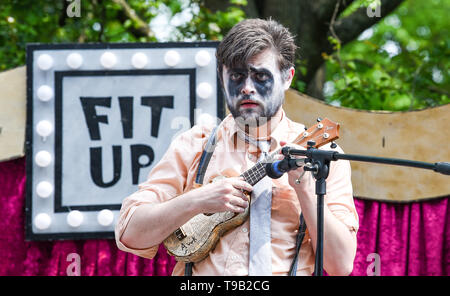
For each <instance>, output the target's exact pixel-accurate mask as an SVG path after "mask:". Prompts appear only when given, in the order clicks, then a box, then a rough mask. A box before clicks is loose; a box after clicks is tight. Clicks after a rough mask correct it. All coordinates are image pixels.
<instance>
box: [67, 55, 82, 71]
mask: <svg viewBox="0 0 450 296" xmlns="http://www.w3.org/2000/svg"><path fill="white" fill-rule="evenodd" d="M66 63H67V66H69V67H70V68H71V69H78V68H80V67H81V65H82V64H83V58H82V57H81V55H80V54H78V53H71V54H69V55H68V56H67V58H66Z"/></svg>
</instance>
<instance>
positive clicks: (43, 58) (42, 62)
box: [37, 54, 53, 71]
mask: <svg viewBox="0 0 450 296" xmlns="http://www.w3.org/2000/svg"><path fill="white" fill-rule="evenodd" d="M37 64H38V67H39V69H41V70H44V71H46V70H48V69H50V68H51V67H52V66H53V59H52V57H51V56H49V55H48V54H41V55H40V56H39V58H38V60H37Z"/></svg>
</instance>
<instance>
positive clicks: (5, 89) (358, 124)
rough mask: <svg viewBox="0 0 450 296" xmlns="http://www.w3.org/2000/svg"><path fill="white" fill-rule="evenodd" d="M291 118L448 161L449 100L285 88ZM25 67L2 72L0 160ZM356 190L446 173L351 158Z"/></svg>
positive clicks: (436, 178)
mask: <svg viewBox="0 0 450 296" xmlns="http://www.w3.org/2000/svg"><path fill="white" fill-rule="evenodd" d="M284 109H285V111H286V113H287V115H288V116H289V118H291V119H293V120H295V121H298V122H301V123H304V124H306V125H307V126H310V125H312V124H314V123H315V122H316V118H317V117H328V118H330V119H331V120H333V121H335V122H338V123H340V125H341V129H340V139H339V140H338V141H337V143H338V144H339V145H340V146H341V147H342V148H343V149H344V151H345V152H346V153H351V154H362V155H373V156H382V157H392V158H402V159H411V160H418V161H426V162H437V161H450V149H449V148H450V145H449V144H450V129H448V128H447V124H448V122H449V118H450V105H449V104H447V105H445V106H440V107H436V108H430V109H425V110H420V111H411V112H370V111H359V110H353V109H348V108H342V107H334V106H330V105H327V104H325V103H323V102H322V101H319V100H316V99H314V98H311V97H308V96H306V95H303V94H301V93H299V92H297V91H294V90H289V91H288V92H287V93H286V101H285V104H284ZM25 125H26V67H19V68H16V69H13V70H9V71H5V72H3V73H0V161H4V160H8V159H14V158H18V157H22V156H24V143H25ZM351 166H352V181H353V188H354V194H355V196H358V197H361V198H370V199H377V200H383V201H405V202H407V201H415V200H421V199H427V198H434V197H440V196H446V195H448V194H449V193H450V182H449V181H450V180H449V177H448V176H444V175H440V174H437V173H434V172H431V171H427V170H422V169H414V168H403V167H395V166H390V165H382V164H370V163H363V162H352V163H351Z"/></svg>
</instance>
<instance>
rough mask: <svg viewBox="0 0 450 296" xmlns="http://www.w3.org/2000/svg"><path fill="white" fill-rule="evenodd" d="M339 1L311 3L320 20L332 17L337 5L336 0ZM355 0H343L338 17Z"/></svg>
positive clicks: (327, 0) (325, 0)
mask: <svg viewBox="0 0 450 296" xmlns="http://www.w3.org/2000/svg"><path fill="white" fill-rule="evenodd" d="M338 1H339V0H335V1H330V0H319V1H312V2H311V4H310V5H311V6H312V9H313V11H314V13H315V14H316V16H317V19H318V20H320V21H327V20H329V19H331V17H332V16H333V14H334V11H335V7H336V2H338ZM354 1H355V0H344V1H342V2H341V3H340V5H339V9H338V10H337V12H336V18H337V17H338V16H339V15H340V14H341V13H342V12H343V11H344V10H345V9H346V8H347V7H348V6H349V5H350V4H352V3H353V2H354Z"/></svg>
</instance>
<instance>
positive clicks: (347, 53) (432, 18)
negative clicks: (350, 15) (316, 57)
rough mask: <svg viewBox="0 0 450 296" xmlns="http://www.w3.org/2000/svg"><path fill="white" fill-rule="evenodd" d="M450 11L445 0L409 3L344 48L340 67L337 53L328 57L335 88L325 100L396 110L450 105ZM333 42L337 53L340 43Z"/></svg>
mask: <svg viewBox="0 0 450 296" xmlns="http://www.w3.org/2000/svg"><path fill="white" fill-rule="evenodd" d="M360 2H361V1H360ZM359 4H360V5H361V3H359ZM365 4H367V3H365ZM352 9H354V7H353V8H352ZM449 9H450V4H449V2H448V1H445V0H433V1H427V2H426V3H425V2H423V1H418V0H410V1H405V3H403V4H402V5H401V6H400V7H399V8H398V9H397V10H396V11H394V13H393V14H391V15H390V16H387V17H386V18H385V19H383V20H381V21H380V22H378V23H377V24H376V25H375V26H373V27H372V28H370V29H369V31H368V32H365V33H363V34H362V35H361V36H360V39H359V40H355V41H353V42H351V43H349V44H347V45H346V46H344V47H342V48H341V49H340V53H339V58H340V62H341V63H338V61H337V58H338V57H337V56H336V53H335V54H333V55H331V56H326V57H325V59H326V67H327V81H328V82H327V83H328V84H331V85H332V86H333V87H332V88H333V92H331V93H328V94H326V101H327V102H329V103H333V104H340V105H341V106H346V107H350V108H357V109H369V110H391V111H403V110H412V109H422V108H427V107H432V106H438V105H441V104H448V103H450V98H449V93H450V86H449V71H448V69H449V68H450V67H449V66H450V65H449V54H450V40H449V38H448V36H449V35H448V33H449V32H448V30H449V21H448V17H447V11H449ZM364 36H366V37H364ZM367 36H369V37H367ZM329 41H330V43H331V44H332V45H333V46H335V50H337V49H338V47H337V46H338V45H337V44H336V43H337V42H336V40H334V38H330V39H329ZM342 67H343V69H342ZM343 70H344V71H343ZM342 73H344V74H342ZM345 82H347V83H345Z"/></svg>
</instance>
